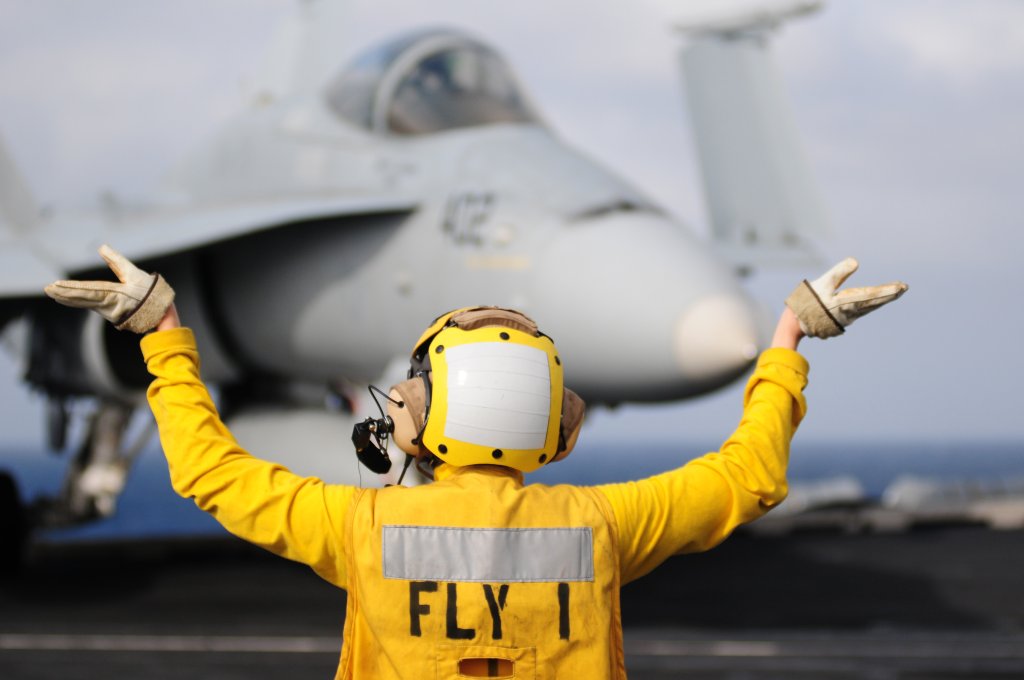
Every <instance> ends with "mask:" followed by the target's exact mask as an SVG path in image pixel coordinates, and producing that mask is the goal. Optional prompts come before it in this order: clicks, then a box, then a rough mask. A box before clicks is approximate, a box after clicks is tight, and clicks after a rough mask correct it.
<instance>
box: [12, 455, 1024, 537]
mask: <svg viewBox="0 0 1024 680" xmlns="http://www.w3.org/2000/svg"><path fill="white" fill-rule="evenodd" d="M718 445H719V444H718V443H717V442H693V443H690V444H686V443H679V442H672V443H666V442H658V441H648V442H644V441H638V440H634V441H628V442H626V441H619V442H597V443H587V444H582V443H581V445H580V446H578V447H577V449H576V450H575V451H574V452H573V453H572V455H571V456H570V457H569V458H567V459H566V460H564V461H561V462H558V463H556V464H553V465H550V466H547V467H545V468H543V469H541V470H539V471H537V472H535V473H531V474H529V475H527V482H530V483H543V484H560V483H573V484H582V485H591V484H604V483H610V482H621V481H629V480H636V479H641V478H643V477H646V476H649V475H653V474H657V473H660V472H664V471H666V470H670V469H673V468H675V467H678V466H680V465H682V464H684V463H686V462H687V461H689V460H691V459H693V458H695V457H698V456H700V455H702V454H704V453H707V452H710V451H714V450H716V449H717V447H718ZM337 455H338V465H339V466H344V468H345V469H346V470H350V469H351V468H352V466H353V456H354V454H353V452H352V450H351V448H350V447H349V446H346V445H339V448H338V454H337ZM67 464H68V453H64V454H63V455H54V454H52V453H49V452H47V451H45V450H43V449H41V448H38V447H34V446H10V445H8V446H4V447H0V470H6V471H8V472H11V473H12V474H13V476H14V477H15V479H16V481H17V483H18V486H19V490H20V494H21V497H22V499H23V501H27V502H31V501H32V500H33V499H37V498H39V497H41V496H46V495H53V494H55V493H56V492H57V491H58V490H59V488H60V485H61V482H62V480H63V475H64V470H65V469H66V467H67ZM789 470H790V471H789V479H790V484H791V485H792V486H794V487H796V486H799V485H801V484H814V483H816V482H820V481H823V480H830V479H836V478H845V479H850V478H853V479H856V480H857V481H858V482H859V483H860V485H861V487H862V488H863V490H864V492H865V493H866V495H867V496H868V498H879V497H881V495H882V494H883V493H884V491H885V489H886V488H887V487H888V486H889V485H890V484H892V483H894V482H896V481H899V480H903V479H906V478H916V479H926V480H929V481H935V482H940V483H943V482H961V483H968V484H978V485H999V484H1005V483H1007V482H1013V483H1015V484H1020V483H1024V442H1017V441H991V442H979V441H935V442H886V441H878V442H819V443H815V442H803V441H796V442H794V444H793V448H792V452H791V456H790V469H789ZM362 479H363V481H364V483H366V484H370V483H372V481H373V479H374V476H373V475H372V474H371V473H369V472H365V473H364V474H363V475H362ZM221 533H223V529H221V528H220V526H219V525H218V524H217V523H216V522H214V521H213V519H212V518H210V517H209V516H207V515H206V514H205V513H203V512H201V511H200V510H199V509H198V508H196V507H195V505H194V504H193V503H192V502H191V501H189V500H186V499H182V498H180V497H179V496H177V494H175V493H174V491H173V490H172V489H171V486H170V482H169V480H168V473H167V466H166V463H165V461H164V459H163V455H162V453H161V450H160V448H159V446H158V445H157V444H156V443H154V444H152V445H151V446H149V447H147V448H146V449H144V450H143V452H142V454H141V455H140V457H139V459H138V461H137V463H136V465H135V467H134V468H133V469H132V471H131V474H130V476H129V479H128V483H127V486H126V488H125V491H124V493H123V494H122V496H121V498H120V499H119V501H118V504H117V509H116V511H115V513H114V514H113V515H112V516H111V517H109V518H106V519H103V520H99V521H96V522H92V523H90V524H87V525H83V526H78V527H72V528H64V529H59V530H49V531H45V532H41V534H40V535H38V536H37V539H38V540H44V541H53V542H62V541H88V540H111V539H113V540H116V539H126V540H128V539H138V538H164V537H168V538H170V537H192V536H206V535H217V534H221Z"/></svg>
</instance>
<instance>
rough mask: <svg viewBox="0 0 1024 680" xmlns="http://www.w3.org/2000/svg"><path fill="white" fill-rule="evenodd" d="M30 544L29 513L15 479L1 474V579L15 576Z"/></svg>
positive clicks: (4, 473)
mask: <svg viewBox="0 0 1024 680" xmlns="http://www.w3.org/2000/svg"><path fill="white" fill-rule="evenodd" d="M27 544H28V513H27V512H26V510H25V506H24V505H22V504H21V499H20V498H19V496H18V484H17V482H15V481H14V477H12V476H11V475H10V474H8V473H6V472H0V578H5V577H11V576H15V575H16V574H17V573H18V572H19V571H20V570H21V566H22V562H23V560H24V558H25V547H26V545H27Z"/></svg>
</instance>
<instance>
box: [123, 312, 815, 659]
mask: <svg viewBox="0 0 1024 680" xmlns="http://www.w3.org/2000/svg"><path fill="white" fill-rule="evenodd" d="M142 351H143V355H144V356H145V359H146V362H147V365H148V367H149V371H150V373H152V374H153V376H154V377H155V380H154V381H153V383H152V384H151V385H150V388H149V392H148V397H149V403H150V406H151V407H152V409H153V414H154V416H155V417H156V421H157V424H158V425H159V428H160V440H161V443H162V445H163V449H164V453H165V454H166V456H167V462H168V466H169V468H170V473H171V483H172V485H173V486H174V489H175V490H176V491H177V492H178V493H179V494H181V495H182V496H187V497H190V498H193V499H195V502H196V504H197V505H198V506H199V507H200V508H202V509H203V510H205V511H207V512H209V513H211V514H212V515H213V516H214V517H216V519H217V520H218V521H219V522H220V523H221V524H222V525H224V527H225V528H227V529H228V530H229V531H230V532H232V533H233V534H235V535H237V536H240V537H241V538H244V539H246V540H247V541H250V542H252V543H255V544H257V545H260V546H262V547H264V548H266V549H268V550H270V551H272V552H274V553H277V554H278V555H281V556H283V557H287V558H288V559H291V560H296V561H298V562H303V563H305V564H308V565H309V566H311V567H312V568H313V569H314V570H315V571H316V573H317V574H319V575H320V576H321V577H323V578H324V579H326V580H327V581H329V582H331V583H333V584H334V585H336V586H338V587H341V588H345V589H346V590H347V591H348V593H349V597H348V611H347V613H346V619H345V633H344V644H343V648H342V655H341V661H340V664H339V667H338V673H337V677H338V678H352V677H355V678H369V677H373V678H417V679H418V678H437V679H441V678H459V677H515V678H556V677H557V678H575V677H582V678H588V679H589V678H623V677H625V665H624V659H623V652H622V626H621V621H620V614H619V588H620V586H622V585H623V584H625V583H628V582H629V581H632V580H633V579H636V578H638V577H640V576H643V575H644V574H646V573H647V572H649V571H650V570H651V569H653V568H654V567H656V566H657V565H659V564H660V563H661V562H663V561H664V560H665V559H666V558H668V557H669V556H671V555H674V554H677V553H685V552H696V551H701V550H707V549H708V548H711V547H712V546H714V545H716V544H718V543H719V542H721V541H722V540H723V539H724V538H725V537H726V536H728V535H729V533H730V532H732V530H733V529H735V528H736V527H737V526H739V525H740V524H743V523H745V522H749V521H751V520H753V519H756V518H757V517H760V516H761V515H762V514H764V513H765V512H766V511H767V510H768V509H770V508H771V507H773V506H774V505H776V504H778V503H779V502H781V501H782V499H783V498H785V496H786V479H785V471H786V463H787V460H788V457H789V442H790V439H791V438H792V436H793V432H794V431H795V430H796V427H797V425H798V424H799V423H800V420H801V419H802V418H803V415H804V413H805V410H806V404H805V402H804V398H803V394H802V392H803V388H804V386H805V385H806V383H807V362H806V361H805V360H804V359H803V357H801V356H800V355H799V354H797V353H796V352H793V351H790V350H786V349H769V350H767V351H765V352H764V353H762V355H761V357H760V359H759V360H758V362H757V367H756V369H755V370H754V373H753V375H752V376H751V378H750V380H749V381H748V383H747V387H746V391H745V394H744V410H743V418H742V421H741V422H740V425H739V427H738V428H737V429H736V431H735V432H734V433H733V434H732V436H731V437H730V438H729V439H728V440H726V442H725V443H724V444H723V445H722V448H721V450H720V451H718V452H716V453H710V454H707V455H705V456H704V457H702V458H698V459H697V460H694V461H691V462H689V463H687V464H686V465H683V466H682V467H680V468H677V469H675V470H672V471H670V472H666V473H662V474H660V475H656V476H654V477H650V478H648V479H643V480H640V481H635V482H626V483H621V484H606V485H601V486H593V487H577V486H571V485H558V486H547V485H543V484H529V485H528V484H524V483H523V477H522V474H521V473H520V472H518V471H516V470H512V469H510V468H503V467H500V466H492V465H478V466H468V467H462V468H456V467H452V466H447V465H443V466H441V467H440V468H438V469H437V471H436V477H437V479H436V481H434V482H433V483H430V484H425V485H422V486H417V487H413V488H403V487H388V488H384V489H360V488H356V487H352V486H346V485H339V484H326V483H324V482H323V481H321V480H319V479H315V478H308V477H299V476H297V475H295V474H292V473H291V472H289V471H288V470H286V469H285V468H283V467H281V466H280V465H276V464H274V463H269V462H266V461H263V460H260V459H257V458H254V457H252V456H251V455H250V454H249V453H247V452H246V451H245V450H244V449H242V448H241V447H240V446H239V445H238V443H237V442H235V440H234V438H233V437H232V436H231V433H230V432H229V431H228V430H227V428H226V427H225V426H224V424H223V423H222V422H221V420H220V417H219V416H218V415H217V411H216V409H215V407H214V405H213V402H212V400H211V399H210V396H209V394H208V392H207V391H206V388H205V387H204V385H203V383H202V381H201V380H200V377H199V356H198V353H197V352H196V346H195V339H194V337H193V335H192V332H191V331H190V330H189V329H187V328H180V329H175V330H170V331H163V332H157V333H152V334H150V335H148V336H146V337H144V338H143V339H142ZM623 455H637V454H635V453H631V452H623Z"/></svg>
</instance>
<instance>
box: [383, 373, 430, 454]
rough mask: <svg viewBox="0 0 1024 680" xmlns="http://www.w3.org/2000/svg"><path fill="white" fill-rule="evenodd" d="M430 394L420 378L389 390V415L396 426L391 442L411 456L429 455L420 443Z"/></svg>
mask: <svg viewBox="0 0 1024 680" xmlns="http://www.w3.org/2000/svg"><path fill="white" fill-rule="evenodd" d="M428 394H429V391H428V390H427V388H426V386H425V385H424V380H423V378H419V377H417V378H410V379H409V380H404V381H402V382H400V383H398V384H397V385H392V387H391V389H390V390H389V394H388V396H389V397H390V399H389V400H388V415H389V416H390V417H391V420H392V422H393V423H394V424H395V430H394V432H392V433H391V441H393V442H394V443H395V444H396V445H397V446H398V448H400V449H402V450H403V451H405V452H406V453H408V454H409V455H410V456H422V455H424V454H426V453H427V450H426V449H425V448H423V445H422V444H421V443H420V437H422V436H423V426H424V424H425V423H426V419H427V395H428ZM394 402H398V403H397V404H396V403H394Z"/></svg>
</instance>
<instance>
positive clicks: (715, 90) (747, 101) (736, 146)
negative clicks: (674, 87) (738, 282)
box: [679, 0, 827, 267]
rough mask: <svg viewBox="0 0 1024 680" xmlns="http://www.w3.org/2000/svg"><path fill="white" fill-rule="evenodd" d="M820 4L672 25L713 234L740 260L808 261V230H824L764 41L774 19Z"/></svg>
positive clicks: (811, 250)
mask: <svg viewBox="0 0 1024 680" xmlns="http://www.w3.org/2000/svg"><path fill="white" fill-rule="evenodd" d="M820 4H821V3H820V2H809V1H806V0H803V1H793V0H790V1H789V2H784V3H778V2H777V3H774V4H772V5H768V6H765V5H761V6H759V7H757V8H756V9H753V10H749V9H748V10H747V11H745V12H732V13H720V14H719V15H718V16H708V17H705V18H703V19H700V20H698V21H694V22H690V23H688V24H687V25H684V26H679V28H680V30H681V31H683V32H684V33H685V35H686V44H685V45H684V47H683V49H682V54H681V60H682V67H683V74H684V78H685V84H686V91H687V102H688V105H689V109H690V116H691V119H692V125H693V131H694V135H695V138H696V146H697V152H698V155H699V161H700V166H701V173H702V175H703V179H704V191H705V198H706V201H707V207H708V214H709V215H710V218H711V226H712V232H713V235H714V241H715V243H716V244H717V245H718V246H720V248H721V249H722V251H723V253H724V254H725V255H726V256H727V257H729V258H730V259H731V260H733V261H734V262H736V263H737V264H738V265H741V266H743V267H751V266H754V265H764V264H769V265H771V264H795V263H803V262H808V261H814V260H816V259H817V255H816V249H815V247H814V244H813V241H814V238H815V237H820V236H822V235H825V234H826V233H827V226H826V216H825V210H824V206H823V205H822V202H821V199H820V197H819V195H818V192H817V189H816V187H815V186H814V181H813V178H812V176H811V172H810V169H809V168H808V166H807V163H806V161H805V159H804V157H803V154H802V152H801V149H800V143H799V139H798V136H797V132H796V127H795V124H794V122H793V118H792V115H791V113H790V110H789V106H788V102H787V100H786V98H785V96H784V92H783V87H782V83H781V81H780V80H779V78H778V76H777V74H776V72H775V69H774V65H773V64H772V57H771V50H770V37H771V35H770V34H771V33H772V31H773V30H774V29H775V28H776V27H777V26H778V25H779V24H780V23H781V22H782V21H783V20H785V19H788V18H790V17H793V16H796V15H801V14H806V13H808V12H812V11H814V10H816V9H818V8H819V7H820Z"/></svg>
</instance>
